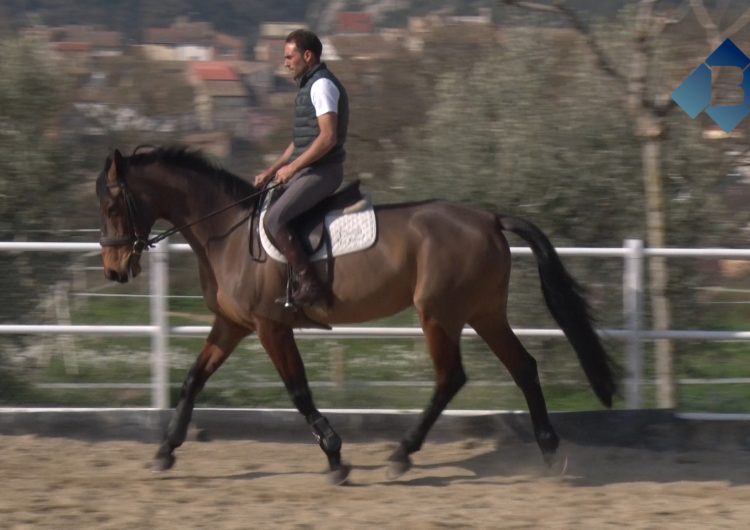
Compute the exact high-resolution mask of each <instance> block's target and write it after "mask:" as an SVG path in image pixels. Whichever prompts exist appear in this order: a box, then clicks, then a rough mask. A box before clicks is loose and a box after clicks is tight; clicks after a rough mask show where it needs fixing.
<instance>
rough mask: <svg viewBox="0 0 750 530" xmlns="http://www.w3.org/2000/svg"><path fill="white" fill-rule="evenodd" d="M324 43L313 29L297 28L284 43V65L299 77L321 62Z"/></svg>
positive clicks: (296, 77) (295, 76)
mask: <svg viewBox="0 0 750 530" xmlns="http://www.w3.org/2000/svg"><path fill="white" fill-rule="evenodd" d="M322 53H323V45H322V44H321V43H320V39H319V38H318V36H317V35H315V33H313V32H312V31H308V30H306V29H297V30H294V31H292V32H291V33H290V34H289V35H288V36H287V38H286V44H285V45H284V66H285V67H286V68H287V69H288V70H289V71H290V72H292V74H293V75H294V79H299V78H300V77H302V76H303V75H305V73H306V72H307V71H308V70H309V69H310V68H312V67H313V66H315V65H316V64H318V63H319V62H320V55H321V54H322Z"/></svg>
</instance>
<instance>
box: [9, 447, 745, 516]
mask: <svg viewBox="0 0 750 530" xmlns="http://www.w3.org/2000/svg"><path fill="white" fill-rule="evenodd" d="M392 447H393V444H387V443H372V444H347V445H345V446H344V455H345V459H346V460H347V461H348V462H350V463H351V464H353V466H354V469H353V471H352V475H351V477H350V484H349V485H347V486H339V487H333V486H328V485H327V484H326V481H325V476H324V475H323V474H322V473H321V471H322V470H323V469H324V467H325V466H324V457H323V455H322V453H321V452H320V450H319V449H318V447H317V445H315V444H314V443H312V442H311V443H310V444H279V443H265V442H249V441H242V442H227V441H221V442H208V443H200V442H188V443H186V444H185V446H183V447H182V448H181V449H180V450H178V460H177V464H176V466H175V468H174V470H172V471H170V472H168V473H164V474H153V473H152V472H151V471H150V459H151V456H152V455H153V452H154V450H155V446H153V445H146V444H141V443H135V442H98V443H87V442H81V441H73V440H68V439H55V438H37V437H32V436H0V479H2V480H1V482H0V528H3V529H5V528H29V529H31V528H33V529H37V528H55V529H59V528H76V529H84V528H85V529H89V528H118V529H119V528H137V529H147V528H148V529H150V528H160V529H161V528H163V529H178V528H179V529H183V528H185V529H187V528H211V529H224V528H323V527H327V528H380V527H387V528H460V527H471V528H597V529H601V528H605V527H607V526H609V527H613V526H622V527H627V528H654V529H662V528H680V529H683V528H747V527H749V526H750V452H746V451H741V450H739V449H733V450H728V451H715V452H705V451H703V452H680V453H676V452H654V451H646V450H635V449H621V448H601V447H582V446H570V445H568V446H564V449H563V450H564V451H565V453H566V454H567V455H568V457H569V465H568V470H567V473H566V474H565V475H564V476H562V477H547V476H544V474H543V471H544V469H543V465H542V459H541V457H540V455H539V453H538V451H537V449H536V447H535V446H534V445H531V444H521V443H515V444H506V446H505V447H502V448H501V447H498V445H497V444H496V443H495V442H491V441H486V440H470V441H466V442H457V443H440V444H430V443H428V444H426V445H425V447H424V448H423V450H422V451H421V452H420V453H418V454H417V455H416V457H415V459H414V461H415V467H414V469H412V470H411V471H410V472H409V473H407V474H406V475H404V476H403V477H401V479H399V480H397V481H395V482H389V481H388V480H386V476H385V461H386V458H387V456H388V454H389V452H390V450H391V448H392Z"/></svg>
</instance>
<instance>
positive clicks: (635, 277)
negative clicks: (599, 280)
mask: <svg viewBox="0 0 750 530" xmlns="http://www.w3.org/2000/svg"><path fill="white" fill-rule="evenodd" d="M624 246H625V248H626V249H627V252H626V254H625V264H624V265H625V266H624V275H623V288H622V294H623V304H622V307H623V313H624V317H625V327H626V329H627V331H628V338H627V340H626V343H625V344H626V346H625V352H626V364H627V381H626V383H625V406H626V407H627V408H629V409H638V408H641V407H642V406H643V395H642V384H643V343H642V342H641V326H642V322H643V241H641V240H640V239H626V240H625V245H624Z"/></svg>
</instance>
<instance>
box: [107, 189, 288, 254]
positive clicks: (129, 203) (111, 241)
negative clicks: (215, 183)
mask: <svg viewBox="0 0 750 530" xmlns="http://www.w3.org/2000/svg"><path fill="white" fill-rule="evenodd" d="M280 185H281V184H279V183H277V184H273V185H271V186H269V185H265V186H264V187H263V188H262V189H260V190H258V191H255V192H253V193H251V194H250V195H248V196H247V197H243V198H242V199H240V200H238V201H235V202H233V203H231V204H229V205H227V206H224V207H223V208H220V209H218V210H216V211H213V212H211V213H209V214H207V215H204V216H203V217H200V218H198V219H196V220H195V221H190V222H189V223H185V224H183V225H181V226H173V227H172V228H170V229H169V230H165V231H164V232H162V233H161V234H158V235H156V236H154V237H151V238H149V237H148V232H146V233H145V234H143V233H142V232H141V231H140V230H139V226H138V225H139V222H138V221H139V220H140V216H139V212H138V206H137V204H136V201H135V198H134V197H133V194H132V193H131V192H130V189H129V188H128V186H127V184H126V183H125V180H123V178H122V177H119V176H118V179H117V182H116V183H114V184H110V183H107V188H120V190H122V195H123V198H124V199H125V205H126V207H127V221H128V223H127V224H128V230H129V232H130V233H129V234H128V235H117V236H107V235H104V234H103V233H102V236H101V237H100V238H99V244H100V245H101V246H103V247H120V246H125V245H130V244H132V245H133V255H134V256H136V257H140V255H141V254H142V253H143V251H144V250H149V249H150V248H152V247H154V246H155V245H156V244H157V243H158V242H159V241H162V240H163V239H166V238H168V237H169V236H171V235H173V234H176V233H177V232H179V231H180V230H182V229H184V228H187V227H189V226H192V225H194V224H197V223H200V222H201V221H205V220H206V219H209V218H210V217H213V216H214V215H217V214H220V213H221V212H224V211H226V210H228V209H230V208H233V207H234V206H237V205H238V204H242V203H243V202H245V201H247V200H248V199H252V198H254V197H259V196H261V195H263V194H265V193H267V192H269V191H271V190H272V189H274V188H276V187H278V186H280ZM259 203H260V201H259Z"/></svg>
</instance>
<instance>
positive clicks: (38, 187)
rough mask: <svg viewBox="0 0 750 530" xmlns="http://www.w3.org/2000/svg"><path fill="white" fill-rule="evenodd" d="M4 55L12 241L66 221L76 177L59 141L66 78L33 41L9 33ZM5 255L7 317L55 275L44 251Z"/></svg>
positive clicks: (1, 223)
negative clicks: (46, 271) (71, 174)
mask: <svg viewBox="0 0 750 530" xmlns="http://www.w3.org/2000/svg"><path fill="white" fill-rule="evenodd" d="M0 54H1V56H2V57H3V61H2V63H0V239H2V240H3V241H9V240H14V239H25V238H26V234H25V231H28V230H43V229H53V228H62V227H64V221H62V223H61V220H64V219H66V216H67V215H68V214H69V213H70V211H71V210H72V209H73V208H74V207H72V206H71V204H70V202H69V200H68V199H69V198H70V197H71V196H74V194H72V193H70V190H71V189H72V186H73V185H74V182H73V180H72V179H70V178H69V172H68V170H69V167H68V164H67V160H66V157H65V153H64V152H63V149H62V146H61V145H60V143H59V141H58V138H59V124H58V117H59V115H60V111H61V109H62V108H63V107H64V105H65V103H66V97H67V94H68V92H67V90H66V87H67V84H66V80H65V78H64V77H63V76H62V75H61V74H60V73H59V72H57V71H56V70H55V68H54V67H53V65H52V64H50V63H49V62H48V60H47V59H46V56H45V54H44V50H43V48H41V47H39V46H37V45H36V44H35V43H34V42H32V41H29V40H21V39H5V40H2V41H0ZM35 239H36V237H35ZM47 259H50V258H49V257H48V258H47ZM0 260H2V270H3V274H2V275H0V289H2V292H3V293H6V294H7V296H6V295H4V299H3V302H4V303H3V304H2V307H0V319H7V318H9V317H15V316H17V315H18V314H21V313H23V312H24V311H25V310H28V309H29V308H30V307H32V306H33V305H34V304H35V303H36V301H37V296H36V295H35V294H34V293H36V292H37V288H39V287H40V286H44V285H45V284H46V283H47V282H48V281H49V276H48V275H46V274H44V270H38V269H39V268H40V267H41V266H42V264H43V263H44V262H45V259H44V258H43V257H40V256H31V255H29V254H28V253H26V254H21V255H18V256H10V255H8V254H7V253H3V254H1V255H0ZM54 260H55V261H56V262H58V263H59V262H60V259H59V257H56V258H54ZM8 285H14V286H15V287H14V289H6V286H8ZM11 293H12V295H11ZM10 298H12V299H10Z"/></svg>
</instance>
